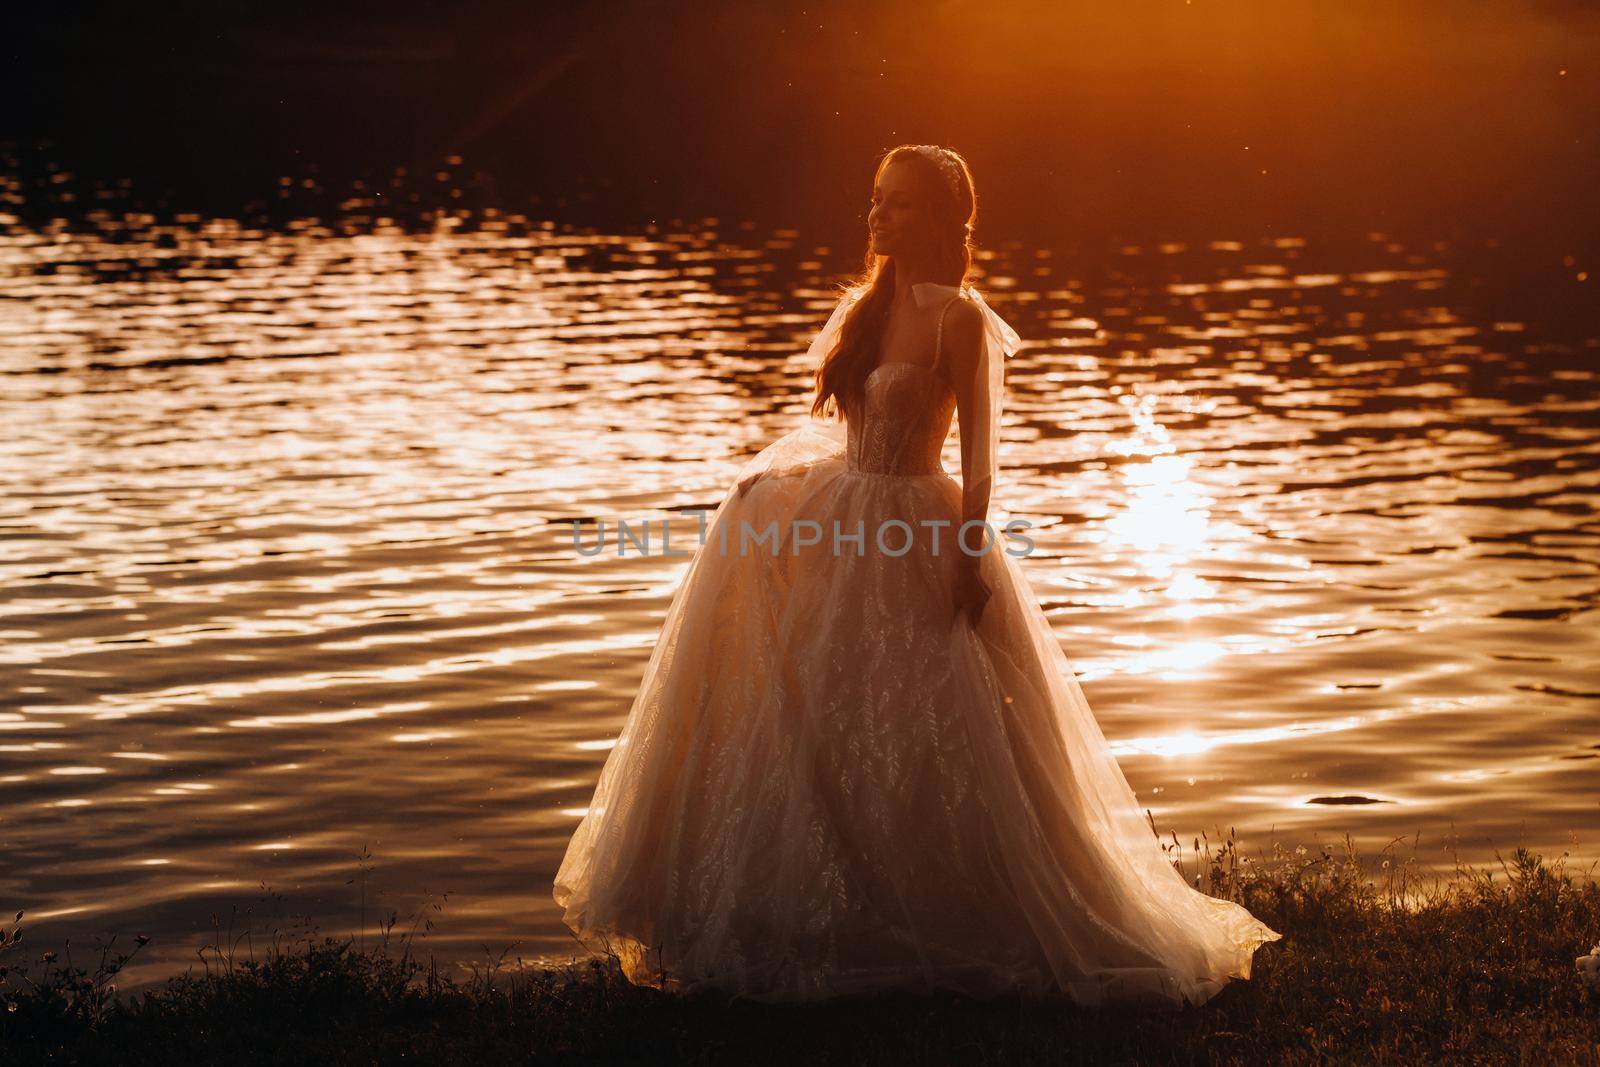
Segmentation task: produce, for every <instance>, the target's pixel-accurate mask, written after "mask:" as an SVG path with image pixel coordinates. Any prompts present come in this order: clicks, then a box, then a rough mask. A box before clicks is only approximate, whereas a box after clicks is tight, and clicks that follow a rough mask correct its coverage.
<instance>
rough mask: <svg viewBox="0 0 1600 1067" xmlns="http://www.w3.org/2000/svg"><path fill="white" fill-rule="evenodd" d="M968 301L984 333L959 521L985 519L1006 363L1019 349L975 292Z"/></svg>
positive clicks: (996, 463) (995, 472)
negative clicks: (969, 460) (968, 468)
mask: <svg viewBox="0 0 1600 1067" xmlns="http://www.w3.org/2000/svg"><path fill="white" fill-rule="evenodd" d="M966 294H967V297H968V299H970V300H971V301H972V303H973V304H975V305H977V308H978V310H979V311H980V312H982V314H983V332H982V336H981V344H980V345H979V348H978V359H977V363H976V365H975V366H974V368H973V375H974V380H973V394H972V395H973V408H974V413H975V414H976V415H977V416H978V417H977V418H976V419H974V420H973V422H974V426H973V430H974V433H973V441H972V469H971V471H970V472H963V474H962V485H961V512H962V521H963V522H965V521H968V520H970V519H974V518H977V519H982V518H985V517H986V516H987V515H988V512H989V504H990V501H991V499H992V498H993V496H994V493H995V487H996V483H997V479H998V478H999V471H1000V424H1001V418H1002V416H1003V415H1004V413H1005V389H1006V360H1007V359H1009V358H1010V357H1011V356H1012V355H1014V354H1015V353H1016V351H1017V350H1018V349H1019V348H1021V347H1022V338H1021V337H1019V336H1018V335H1017V331H1016V330H1014V329H1012V328H1011V325H1010V323H1008V322H1006V320H1004V319H1002V318H1001V317H1000V316H999V315H998V314H996V313H995V311H994V309H993V308H991V307H990V306H989V304H988V302H987V301H985V300H984V299H983V295H982V294H981V293H979V292H978V291H977V290H976V289H972V288H968V289H967V290H966Z"/></svg>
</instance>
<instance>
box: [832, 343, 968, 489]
mask: <svg viewBox="0 0 1600 1067" xmlns="http://www.w3.org/2000/svg"><path fill="white" fill-rule="evenodd" d="M955 408H956V395H955V393H954V392H952V391H951V389H950V386H949V385H948V384H947V383H946V382H945V380H944V378H943V377H941V376H940V375H939V372H938V371H937V370H935V369H934V368H933V367H931V366H924V365H923V364H920V363H906V362H892V363H883V364H880V365H879V366H877V367H876V368H874V369H873V371H872V373H871V374H869V375H868V376H867V380H866V384H865V385H864V386H863V388H862V398H861V401H860V402H859V404H852V405H850V407H849V408H847V409H846V413H845V419H846V421H847V422H848V424H849V444H848V448H847V451H846V455H847V457H848V464H849V467H850V469H851V470H854V471H861V472H864V473H869V474H943V473H947V472H946V471H945V469H944V465H943V464H942V463H941V462H940V455H941V453H942V452H943V451H944V441H945V438H946V437H947V436H949V434H950V417H951V415H952V414H953V413H954V412H955Z"/></svg>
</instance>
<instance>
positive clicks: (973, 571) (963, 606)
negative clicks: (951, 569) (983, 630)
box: [955, 556, 992, 627]
mask: <svg viewBox="0 0 1600 1067" xmlns="http://www.w3.org/2000/svg"><path fill="white" fill-rule="evenodd" d="M977 564H978V561H977V560H976V559H974V558H972V557H968V556H963V557H962V560H961V563H960V565H959V566H958V567H957V568H956V582H955V610H956V615H957V616H958V617H959V616H960V615H962V614H965V615H966V616H967V621H968V622H970V623H971V624H972V625H973V626H974V627H976V626H977V625H978V620H979V619H981V618H983V607H984V605H985V604H987V603H988V602H989V596H990V593H991V592H992V590H990V588H989V585H988V583H986V582H985V581H984V580H983V577H982V576H981V575H980V574H979V573H978V566H977Z"/></svg>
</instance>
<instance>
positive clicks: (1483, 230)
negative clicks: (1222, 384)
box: [0, 0, 1600, 257]
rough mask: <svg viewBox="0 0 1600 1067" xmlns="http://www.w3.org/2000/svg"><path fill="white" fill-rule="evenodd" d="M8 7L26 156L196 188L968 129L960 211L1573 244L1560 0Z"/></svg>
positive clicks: (1599, 24) (11, 87)
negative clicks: (971, 180)
mask: <svg viewBox="0 0 1600 1067" xmlns="http://www.w3.org/2000/svg"><path fill="white" fill-rule="evenodd" d="M6 21H7V23H8V24H9V27H10V32H9V33H7V34H6V43H5V44H4V46H3V54H4V58H5V61H6V63H5V66H6V70H5V74H4V80H5V84H4V86H3V89H4V97H3V99H4V100H5V104H4V105H3V109H4V110H3V113H0V140H4V141H6V142H8V143H9V144H10V146H11V148H10V151H11V154H12V157H13V165H14V167H15V168H17V169H21V170H23V171H26V172H27V173H28V174H30V175H32V176H33V177H31V178H30V179H29V180H30V182H31V183H32V187H33V188H36V189H38V188H42V186H43V184H47V183H48V180H49V179H48V178H43V179H41V178H40V177H39V175H40V174H44V173H46V170H45V168H48V167H49V166H51V165H54V166H57V167H60V168H63V169H65V170H67V171H70V172H71V173H72V174H73V175H75V176H76V179H77V180H81V181H107V180H112V179H118V178H127V179H131V180H132V187H133V188H134V189H135V190H136V191H137V193H138V195H139V196H140V197H143V198H146V199H147V200H149V201H150V202H151V203H156V202H159V203H161V204H164V205H166V206H168V207H171V208H179V209H194V210H199V211H204V212H213V213H222V214H227V213H230V212H236V211H238V210H239V209H240V205H242V204H246V203H251V202H257V201H262V200H265V199H267V198H270V197H272V196H273V195H274V194H275V192H276V190H277V189H278V186H279V181H280V179H281V178H283V177H285V176H287V177H290V178H292V179H293V180H294V182H295V186H296V187H297V188H298V187H300V186H301V185H303V183H304V179H305V178H306V176H308V175H311V176H314V179H315V182H316V184H317V185H318V187H319V188H324V189H326V190H329V191H330V196H332V195H333V193H335V192H339V191H343V190H346V189H348V187H349V183H350V182H351V181H353V180H356V179H360V178H363V177H364V178H365V180H366V181H367V182H368V183H369V186H370V185H372V184H376V183H379V182H380V181H381V180H382V179H384V178H385V177H387V176H390V175H392V172H393V168H394V167H396V166H405V167H407V168H409V173H410V174H411V175H412V176H413V179H414V180H417V181H420V180H422V178H421V176H424V175H425V176H427V177H430V178H431V177H432V175H433V173H434V172H435V171H437V170H438V169H439V168H438V162H439V160H441V159H442V158H445V157H447V156H450V155H459V156H460V157H461V159H462V162H461V164H460V165H459V166H458V167H456V168H454V169H453V170H452V176H451V179H450V180H451V181H452V182H456V181H460V182H465V183H467V184H470V185H471V186H472V187H473V188H474V189H475V191H476V192H475V195H477V196H480V197H488V198H491V199H493V200H494V201H495V202H497V203H503V204H505V205H507V206H510V207H513V208H519V209H525V208H526V205H527V204H528V203H530V202H531V201H530V199H529V198H531V197H534V196H537V197H539V200H538V201H537V204H538V205H539V206H540V207H541V208H542V209H544V210H548V211H549V212H550V213H552V214H555V213H561V212H566V213H573V214H580V215H581V214H588V215H593V216H597V217H599V218H602V219H605V220H609V221H612V222H616V223H626V222H635V221H648V220H651V219H655V218H658V217H682V218H698V217H700V216H704V215H714V216H720V217H722V218H724V219H726V218H739V219H750V220H757V221H760V222H763V223H768V224H797V225H818V226H822V227H824V228H827V227H829V226H834V227H839V228H841V232H849V233H854V232H855V230H856V228H858V227H859V216H860V214H861V212H862V211H863V210H864V205H865V202H866V200H867V197H868V193H869V190H868V184H869V182H868V179H869V175H870V172H871V166H872V163H873V161H874V160H875V158H876V157H877V155H878V154H879V153H880V152H881V151H882V150H883V149H885V148H887V147H890V146H892V145H894V144H896V143H900V142H903V141H914V142H921V141H932V142H939V143H944V144H949V145H952V146H954V147H956V148H958V149H960V150H961V151H963V152H964V153H965V154H966V155H967V156H968V158H969V159H970V160H971V162H972V164H973V167H974V170H975V172H976V174H977V177H978V186H979V194H980V202H981V204H982V210H983V216H982V218H981V220H980V236H983V235H988V236H990V237H994V236H996V235H1017V236H1021V235H1029V236H1030V237H1052V236H1060V235H1078V234H1087V235H1096V234H1116V235H1125V236H1127V237H1133V238H1140V237H1148V238H1163V237H1165V238H1187V239H1210V238H1227V237H1240V236H1244V237H1249V238H1254V237H1258V236H1263V235H1271V234H1292V235H1300V236H1310V237H1317V236H1326V237H1328V238H1330V239H1340V238H1354V237H1358V236H1359V237H1364V236H1365V235H1366V234H1368V233H1369V232H1371V231H1382V232H1385V233H1392V234H1397V235H1408V234H1409V235H1413V236H1416V237H1420V238H1432V237H1437V238H1446V239H1448V238H1461V237H1464V236H1469V235H1470V236H1473V237H1481V236H1485V235H1488V236H1493V237H1497V238H1503V239H1505V240H1507V241H1517V242H1522V243H1525V244H1527V245H1528V246H1529V247H1530V248H1531V249H1535V250H1538V252H1539V254H1540V255H1546V256H1549V255H1558V256H1559V255H1577V256H1579V257H1587V256H1588V255H1589V254H1590V253H1591V252H1592V251H1593V250H1594V249H1596V247H1597V246H1600V228H1597V221H1596V219H1597V212H1596V211H1595V206H1594V205H1595V189H1596V187H1597V185H1600V165H1597V163H1600V152H1597V141H1596V137H1595V132H1596V131H1595V126H1596V118H1597V116H1600V91H1597V90H1600V77H1597V72H1596V69H1595V63H1596V60H1597V59H1600V48H1597V47H1596V46H1597V44H1600V17H1597V15H1596V11H1595V9H1594V8H1593V6H1592V5H1588V4H1574V3H1530V4H1506V3H1483V2H1476V0H1452V2H1449V3H1439V2H1430V3H1407V4H1393V3H1387V2H1385V3H1367V2H1352V0H1341V2H1338V3H1307V2H1277V3H1265V2H1262V3H1241V2H1204V0H1193V2H1191V3H1185V2H1183V0H1164V2H1144V3H1126V2H1119V3H1115V4H1112V3H1094V4H1088V3H1081V4H1071V3H1066V4H1063V3H1046V2H1041V0H1017V2H1009V3H1008V2H1005V0H997V2H993V3H978V2H965V0H952V2H942V3H941V2H931V3H930V2H917V3H911V2H899V0H896V2H889V3H877V4H870V3H838V2H827V3H819V2H815V0H807V2H802V3H764V2H759V0H751V2H738V3H735V2H727V0H716V2H705V3H695V2H692V0H683V2H656V0H620V2H616V3H594V4H580V3H570V4H554V3H551V4H539V3H507V2H489V0H458V2H451V3H419V2H405V0H401V2H392V0H391V2H384V3H338V4H312V3H303V2H283V0H276V2H270V3H268V2H255V0H232V2H221V3H197V2H192V0H185V2H176V3H172V2H167V3H159V4H132V3H123V4H112V3H87V4H58V5H54V6H49V7H47V6H45V5H35V6H34V7H33V8H31V9H29V10H28V11H26V12H24V13H21V14H12V15H10V16H8V17H7V20H6ZM1562 70H1565V71H1566V73H1565V74H1562V73H1561V71H1562ZM41 195H44V194H41V193H38V192H35V193H33V194H30V196H29V201H30V205H31V207H33V208H34V209H38V206H39V203H40V197H41ZM844 227H848V230H844V229H843V228H844Z"/></svg>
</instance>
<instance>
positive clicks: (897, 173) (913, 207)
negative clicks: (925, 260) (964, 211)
mask: <svg viewBox="0 0 1600 1067" xmlns="http://www.w3.org/2000/svg"><path fill="white" fill-rule="evenodd" d="M922 182H923V175H922V173H921V172H920V171H919V170H918V169H917V168H916V167H915V166H913V165H911V164H909V163H907V162H905V161H904V160H899V159H897V160H895V161H894V162H892V163H890V164H889V165H888V166H886V167H884V168H883V173H882V174H880V175H878V184H877V187H876V188H875V189H873V191H872V210H871V211H869V212H868V213H867V229H868V230H869V231H871V234H872V250H873V251H874V252H876V253H877V254H878V255H880V256H893V255H913V256H914V255H918V254H919V253H922V252H925V251H926V250H927V249H928V247H929V246H930V245H931V243H932V242H931V241H930V236H931V234H932V231H933V227H932V225H931V222H930V219H929V216H928V207H927V204H928V199H927V197H926V195H924V190H923V185H922Z"/></svg>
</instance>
